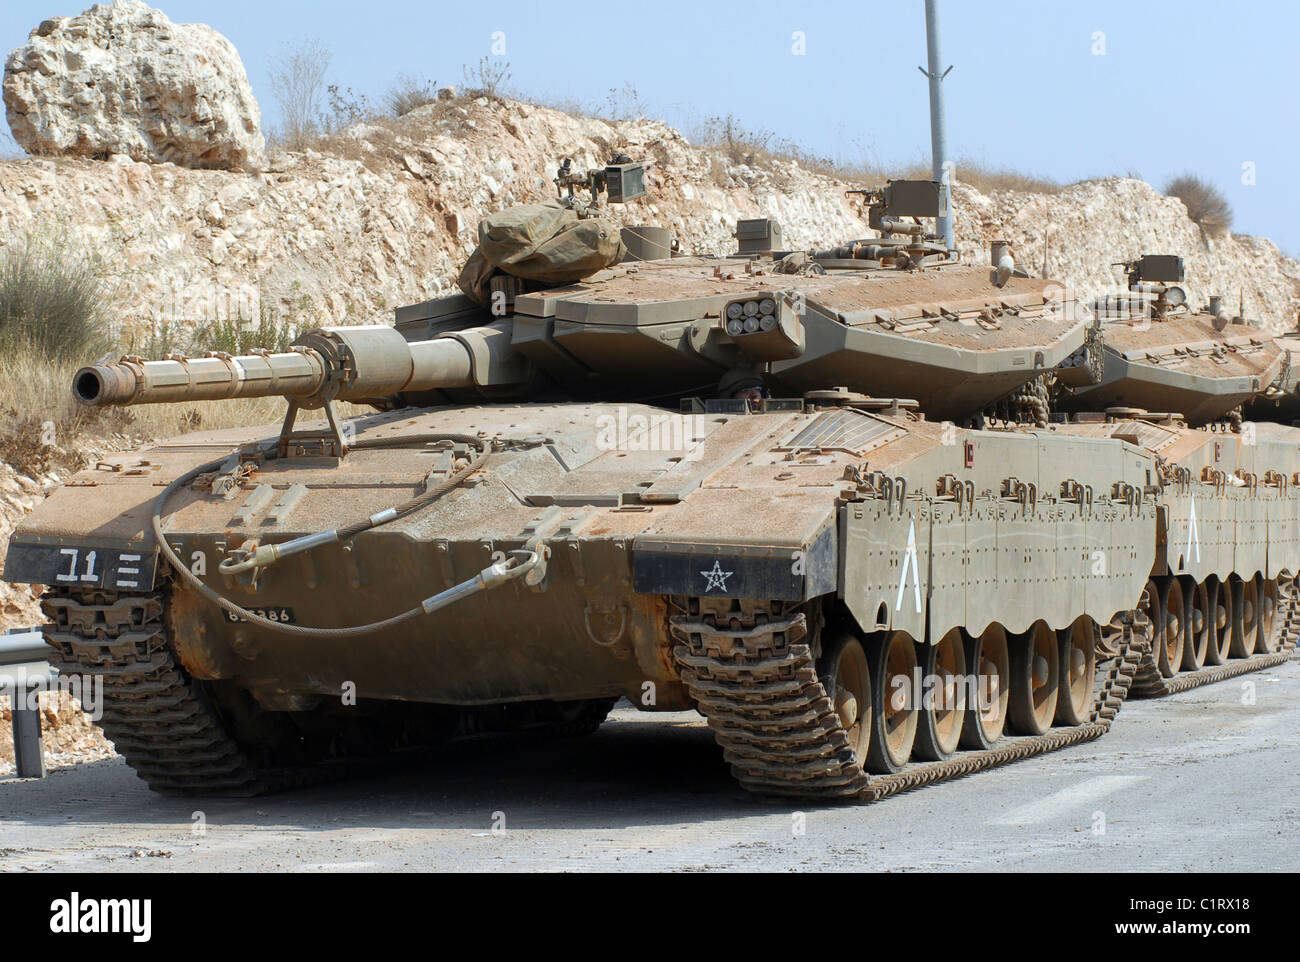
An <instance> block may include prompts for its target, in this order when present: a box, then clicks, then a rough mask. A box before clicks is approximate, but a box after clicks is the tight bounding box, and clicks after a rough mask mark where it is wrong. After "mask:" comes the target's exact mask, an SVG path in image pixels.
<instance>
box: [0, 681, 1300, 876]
mask: <svg viewBox="0 0 1300 962" xmlns="http://www.w3.org/2000/svg"><path fill="white" fill-rule="evenodd" d="M1247 681H1249V682H1251V683H1253V685H1254V693H1255V703H1254V704H1253V705H1251V704H1243V694H1244V693H1245V689H1244V688H1243V684H1244V683H1245V682H1247ZM1298 721H1300V661H1292V662H1289V663H1288V664H1287V665H1285V666H1283V667H1281V668H1279V669H1275V670H1273V671H1267V672H1261V673H1258V674H1255V675H1249V676H1245V677H1244V678H1238V679H1234V680H1231V681H1228V682H1224V683H1222V684H1219V685H1214V686H1210V687H1206V688H1201V689H1198V690H1196V691H1192V692H1188V693H1186V694H1183V695H1180V696H1176V697H1174V698H1167V699H1163V700H1160V701H1136V700H1131V701H1129V702H1128V704H1126V705H1125V707H1124V709H1123V711H1122V712H1121V714H1120V717H1119V719H1118V721H1117V722H1116V725H1115V727H1114V728H1113V729H1112V730H1111V732H1110V734H1108V735H1107V736H1106V737H1104V738H1102V739H1101V740H1099V741H1096V742H1092V743H1090V744H1087V745H1082V746H1077V747H1075V748H1070V749H1067V750H1065V751H1063V752H1059V753H1057V754H1054V755H1048V756H1046V757H1042V758H1036V759H1031V760H1029V761H1026V762H1021V763H1019V764H1016V765H1012V766H1010V767H1006V768H1002V769H998V770H995V771H992V772H987V773H983V774H979V775H975V776H972V777H969V778H966V779H962V780H959V781H955V782H950V783H947V784H944V785H939V786H934V787H931V788H927V789H924V790H921V791H919V792H914V793H911V794H907V795H901V796H897V797H895V798H891V799H888V800H886V801H884V802H880V803H877V804H874V805H852V804H850V805H824V806H823V805H816V806H803V807H802V813H803V817H802V823H803V824H802V828H803V832H802V833H801V834H796V831H795V830H796V828H797V827H798V825H797V823H798V822H799V821H800V819H799V817H798V816H797V815H796V814H795V809H796V806H793V805H789V804H785V805H782V804H771V803H764V802H759V801H755V800H753V799H750V798H749V797H748V796H746V795H745V794H744V793H743V792H741V791H740V790H738V789H737V788H735V787H734V786H733V785H732V784H731V782H730V780H729V776H728V773H727V770H726V767H725V766H724V765H723V763H722V761H721V759H720V757H719V753H718V751H717V750H716V748H715V747H714V745H713V743H712V740H711V739H710V737H709V733H708V731H707V730H706V729H705V728H704V726H703V723H702V722H701V721H700V719H699V717H698V716H697V715H695V714H693V713H691V714H681V715H659V716H655V715H642V714H639V713H637V712H635V711H632V710H630V709H629V710H626V711H617V712H615V713H614V715H613V716H611V720H610V721H609V722H607V723H606V725H605V727H604V728H602V729H601V731H600V732H599V733H598V734H596V735H595V736H592V737H591V738H587V739H582V740H577V741H569V742H548V743H538V742H530V741H525V740H521V739H506V740H500V739H498V740H480V741H477V742H465V743H461V744H459V745H456V746H452V747H450V748H448V749H446V750H445V751H444V752H442V753H441V754H440V755H438V756H436V757H435V758H434V759H432V760H431V761H426V762H424V763H422V764H421V765H420V766H419V767H417V768H410V767H408V768H405V769H402V770H398V771H390V772H386V773H383V774H380V775H378V776H373V777H371V778H370V779H368V780H365V781H353V782H348V783H344V784H341V785H337V784H336V785H333V786H329V787H324V788H314V789H309V790H302V791H297V792H292V793H288V794H284V795H278V796H271V797H266V798H259V799H251V800H203V801H194V800H176V799H167V798H162V797H159V796H155V795H153V794H151V793H150V792H149V791H148V790H147V789H146V788H145V787H144V784H143V783H142V782H140V781H139V780H138V779H137V778H136V777H135V775H134V774H133V773H132V772H131V770H130V769H128V768H127V767H126V765H125V764H124V763H123V762H122V761H121V760H118V759H114V760H111V761H105V762H97V763H92V764H87V765H81V766H78V767H75V768H69V769H63V770H59V771H57V772H55V773H54V774H53V775H52V776H51V777H50V778H48V779H46V780H45V781H44V782H35V781H18V780H15V779H13V778H9V779H6V780H0V869H2V870H10V871H21V870H24V869H51V868H53V869H70V870H83V871H100V870H102V871H114V870H123V869H125V870H133V871H139V870H143V871H174V870H220V871H254V870H289V871H313V872H324V871H372V870H382V871H392V870H402V869H427V870H471V871H497V870H559V871H583V870H591V869H631V870H677V871H707V870H742V871H743V870H776V871H780V870H790V869H796V870H798V869H816V870H838V869H853V870H858V869H867V870H877V869H886V870H900V869H910V870H918V869H920V870H925V869H972V870H1002V869H1027V870H1039V869H1042V870H1049V869H1050V870H1066V871H1072V870H1092V871H1128V870H1143V871H1183V870H1208V871H1217V870H1239V871H1247V872H1258V871H1271V870H1279V869H1289V870H1293V869H1294V868H1295V866H1296V864H1297V863H1300V739H1298V738H1297V737H1296V733H1297V729H1298V728H1300V725H1298V724H1297V722H1298ZM199 810H201V811H202V813H203V815H202V819H203V820H204V821H205V822H206V832H205V834H203V835H201V836H200V835H196V834H195V831H194V824H195V822H194V819H195V817H196V816H195V813H196V812H197V811H199ZM494 813H501V814H500V815H496V816H495V817H496V818H497V822H498V827H501V825H500V822H501V820H502V819H503V820H504V831H498V832H494V831H493V827H494ZM1098 829H1104V831H1099V830H1098Z"/></svg>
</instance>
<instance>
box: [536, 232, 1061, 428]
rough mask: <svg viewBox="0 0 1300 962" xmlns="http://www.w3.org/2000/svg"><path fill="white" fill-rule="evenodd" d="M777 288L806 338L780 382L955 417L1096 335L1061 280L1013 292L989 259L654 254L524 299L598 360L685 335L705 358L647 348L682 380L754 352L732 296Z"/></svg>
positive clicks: (779, 368) (783, 307) (1024, 281)
mask: <svg viewBox="0 0 1300 962" xmlns="http://www.w3.org/2000/svg"><path fill="white" fill-rule="evenodd" d="M764 296H770V297H772V298H773V299H774V300H775V301H777V302H778V303H779V305H780V306H779V308H778V311H779V312H784V311H791V312H794V313H796V314H797V316H798V317H799V321H800V325H801V327H802V330H803V335H804V338H805V343H804V345H803V347H802V349H801V350H800V351H799V352H798V353H797V355H796V356H793V357H791V356H786V357H785V358H784V359H777V360H775V361H774V362H773V363H772V364H771V367H770V375H771V378H772V379H773V380H774V381H775V382H777V384H778V385H779V387H780V388H782V389H784V390H785V391H787V392H789V393H791V394H798V393H802V392H804V391H808V390H814V389H817V388H823V387H826V386H827V385H843V386H845V387H847V388H849V389H850V390H854V391H860V392H863V393H867V394H872V395H876V396H899V397H915V398H916V399H917V400H918V401H919V402H920V404H921V408H922V410H923V411H925V412H926V414H927V415H928V416H930V417H932V418H941V419H942V418H954V419H955V418H961V417H965V416H968V415H970V414H972V413H974V412H976V411H978V410H981V409H982V408H984V407H986V406H987V405H989V404H991V403H993V402H994V401H996V400H999V399H1000V398H1002V397H1004V396H1006V395H1007V394H1009V393H1010V392H1011V391H1013V390H1015V388H1016V387H1018V386H1019V385H1021V384H1023V383H1025V382H1026V381H1029V380H1031V379H1033V378H1034V377H1036V376H1038V375H1039V374H1042V373H1044V372H1045V371H1047V370H1050V369H1052V368H1054V367H1056V366H1057V365H1058V364H1060V363H1061V362H1063V361H1064V360H1066V359H1067V358H1069V357H1070V355H1071V354H1073V353H1074V352H1075V351H1076V350H1077V349H1078V348H1080V347H1081V346H1082V345H1083V343H1084V336H1085V328H1086V324H1085V322H1084V321H1083V320H1081V319H1079V318H1078V316H1077V314H1076V312H1075V311H1073V310H1072V309H1071V306H1072V305H1071V303H1070V302H1069V301H1068V300H1067V299H1066V298H1067V297H1068V295H1066V294H1065V292H1064V291H1063V289H1062V288H1061V286H1060V285H1059V284H1056V283H1054V282H1050V281H1044V280H1038V279H1032V278H1021V277H1013V278H1011V279H1009V280H1008V281H1007V283H1006V284H1005V286H1003V287H1000V288H999V287H997V286H995V285H994V284H993V282H992V278H991V275H990V272H989V271H988V270H987V269H983V268H975V267H967V266H963V265H946V266H940V267H934V268H928V269H925V270H919V271H903V270H897V269H888V268H864V269H861V270H832V271H830V272H828V273H825V274H813V275H802V274H798V275H790V274H780V273H774V272H772V270H771V269H770V264H768V265H766V266H765V264H764V262H762V261H746V260H741V259H709V258H675V259H673V260H667V261H649V262H646V261H643V262H638V263H636V264H625V265H620V266H619V267H617V268H611V269H609V270H607V271H602V272H600V273H599V274H596V275H594V276H592V277H590V278H588V279H586V280H585V281H582V282H580V283H577V284H573V285H569V286H567V287H563V288H554V289H551V290H546V291H540V292H536V293H532V294H526V295H521V296H519V297H518V298H516V300H515V302H514V309H515V312H516V317H517V318H519V317H523V318H539V319H547V320H549V321H550V322H551V323H552V324H553V328H552V334H553V337H554V339H555V341H556V343H558V344H560V345H562V346H563V347H564V348H565V349H566V351H567V352H568V353H569V354H570V355H571V356H572V357H574V358H576V359H578V360H579V361H580V362H582V363H583V364H586V365H588V366H589V367H590V368H591V369H592V370H602V369H606V370H607V369H608V368H609V366H610V364H611V359H610V358H611V348H610V344H609V338H608V335H609V334H613V333H628V334H633V333H637V334H641V335H643V336H648V337H653V338H655V339H658V340H665V339H673V338H675V337H676V336H677V334H678V333H680V334H681V335H682V338H683V340H684V341H685V342H687V343H689V344H690V345H691V346H692V348H694V350H695V351H698V352H699V353H698V354H696V353H694V352H692V354H690V355H687V356H684V355H682V354H680V353H677V352H673V353H672V354H668V353H662V354H660V355H654V356H652V355H649V354H646V353H642V354H640V355H637V357H638V365H639V366H640V372H639V373H641V374H642V375H644V372H645V371H646V370H648V369H649V368H651V367H653V366H654V365H655V364H657V363H660V362H659V361H658V360H656V358H662V363H663V364H664V365H665V367H664V370H663V372H662V374H661V376H662V377H665V378H672V377H673V376H675V375H679V374H680V372H681V370H682V368H683V367H684V366H687V365H689V359H690V357H702V356H705V355H706V354H707V352H708V351H709V349H710V348H713V347H716V346H717V345H718V344H719V343H721V345H722V349H723V350H728V349H729V350H736V349H739V351H740V352H741V354H742V355H743V353H744V351H745V350H746V342H745V341H744V339H743V338H741V337H735V338H732V337H730V336H728V335H726V334H725V333H724V329H723V315H724V313H725V311H726V308H727V306H728V305H729V304H730V303H732V302H736V301H744V300H752V299H755V298H762V297H764ZM517 324H518V321H517ZM634 350H635V348H633V347H631V346H630V345H629V347H627V348H626V349H624V350H618V351H615V352H614V353H618V354H621V355H623V356H630V355H631V354H632V352H633V351H634ZM757 360H760V361H766V360H772V359H771V358H758V359H757Z"/></svg>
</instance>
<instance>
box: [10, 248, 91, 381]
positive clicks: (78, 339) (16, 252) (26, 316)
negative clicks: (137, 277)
mask: <svg viewBox="0 0 1300 962" xmlns="http://www.w3.org/2000/svg"><path fill="white" fill-rule="evenodd" d="M109 308H110V296H109V290H108V286H107V285H106V283H105V281H104V274H103V266H102V265H101V264H100V262H99V261H98V259H97V258H95V257H94V256H92V255H91V254H89V253H88V252H86V251H85V250H83V249H81V248H80V247H78V246H77V245H76V244H74V243H73V242H72V241H71V240H70V239H69V238H68V236H67V233H66V231H62V230H60V231H55V232H50V231H44V232H42V231H33V232H30V233H28V234H27V235H26V237H24V238H22V239H21V240H20V241H19V242H18V243H16V244H15V245H13V246H11V247H10V248H8V249H7V250H5V251H4V252H3V253H0V348H3V349H4V350H5V351H7V352H19V351H24V350H30V351H33V352H35V353H38V354H41V355H44V356H46V357H50V358H74V359H79V360H83V361H84V360H86V359H88V358H92V356H97V355H99V354H102V353H103V352H104V351H105V350H106V349H107V348H108V343H109V341H108V337H107V333H106V332H107V328H108V321H109V313H110V311H109Z"/></svg>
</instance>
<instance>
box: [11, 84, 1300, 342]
mask: <svg viewBox="0 0 1300 962" xmlns="http://www.w3.org/2000/svg"><path fill="white" fill-rule="evenodd" d="M616 150H622V151H625V152H627V153H628V154H631V155H632V156H634V157H644V158H648V159H651V160H653V161H654V166H653V167H652V168H651V173H650V175H649V178H648V181H649V183H648V187H649V196H648V197H646V198H643V199H642V200H639V201H637V202H634V203H632V204H630V205H627V206H626V207H617V206H615V207H613V208H612V215H613V216H614V217H616V218H617V219H619V220H621V221H623V222H625V223H653V224H660V225H664V226H668V227H670V228H671V229H672V230H673V232H674V233H675V235H676V236H677V237H678V238H679V239H680V240H681V243H682V246H683V248H684V249H686V250H691V251H696V252H702V253H715V254H716V253H724V252H728V251H730V250H731V249H733V243H734V242H733V241H732V239H731V236H730V235H731V232H732V230H733V227H734V224H735V221H736V219H737V218H741V217H755V216H772V217H775V218H777V219H778V220H779V221H780V222H781V224H782V226H783V228H784V232H785V240H786V243H787V244H788V245H792V246H796V247H801V246H815V245H828V244H830V243H833V242H839V241H843V240H847V239H851V238H856V237H863V236H867V235H868V233H869V232H868V230H867V228H866V224H865V222H864V220H863V218H862V216H861V211H860V208H859V205H858V203H857V199H856V198H852V199H851V198H846V197H845V196H844V193H843V190H844V188H845V187H846V186H848V185H846V184H845V183H842V182H838V181H836V180H833V179H830V178H828V177H825V176H821V175H818V174H814V173H812V172H810V171H808V170H806V169H804V168H802V167H800V166H799V165H798V164H797V163H794V162H787V161H782V160H779V159H775V160H765V161H764V163H763V164H762V165H761V166H757V165H755V166H748V165H745V164H740V163H734V162H732V161H730V160H729V159H728V158H727V157H726V156H725V154H724V153H722V152H718V151H713V150H706V149H701V148H698V147H695V146H693V145H692V144H690V143H689V142H688V141H687V140H686V138H685V137H683V136H682V134H681V133H679V132H678V131H676V130H673V129H672V128H670V127H667V126H665V125H664V124H662V123H658V122H655V121H648V120H638V121H630V122H617V123H615V122H609V121H605V120H599V119H593V118H588V117H575V116H570V115H568V114H566V113H562V112H559V111H556V110H551V109H547V108H543V107H537V106H533V105H530V104H524V103H517V102H511V101H505V102H498V101H493V100H488V99H487V98H478V99H475V100H466V99H463V98H462V99H458V100H452V101H441V102H435V103H433V104H429V105H427V106H425V107H422V108H420V109H418V110H416V111H414V112H413V113H411V114H408V115H406V116H405V117H403V118H402V119H400V120H398V121H384V122H382V124H360V125H356V126H354V127H352V128H350V129H348V130H347V131H345V132H344V133H343V134H341V135H336V136H335V137H333V138H330V139H329V140H328V141H326V142H323V143H322V144H321V145H320V149H317V150H307V151H305V152H302V153H296V152H294V153H286V152H282V151H281V152H275V153H273V154H272V156H271V159H270V163H269V165H268V169H267V170H266V171H263V172H259V173H244V172H231V171H218V170H194V169H188V168H185V167H179V166H176V165H174V164H171V163H162V164H153V163H147V162H138V161H133V160H131V159H130V158H129V157H128V156H125V155H112V156H111V157H110V159H108V160H88V159H78V158H71V157H59V158H41V159H29V160H18V161H11V162H5V163H3V164H2V165H0V246H2V245H5V244H10V243H14V242H16V241H17V240H18V239H20V238H21V237H22V236H23V235H24V234H25V233H26V232H27V231H30V230H34V229H35V230H40V229H48V225H50V224H67V225H70V226H71V227H72V228H73V229H74V230H75V232H76V234H77V235H78V236H79V237H80V238H82V239H83V240H84V242H85V243H86V244H87V245H89V246H92V247H93V248H94V249H96V250H99V251H101V252H103V253H104V254H105V256H106V258H107V260H108V264H109V269H110V272H111V273H112V274H113V276H114V278H115V280H117V281H118V282H119V283H118V290H119V296H120V300H121V316H122V317H123V319H124V320H125V321H127V322H128V323H131V324H133V325H146V324H148V323H150V322H151V321H152V322H157V321H160V320H168V321H170V320H183V321H188V322H193V323H199V322H202V321H204V320H212V319H215V318H217V317H227V316H234V315H236V314H243V316H246V317H247V316H250V314H251V313H252V312H255V311H256V309H257V307H258V305H259V304H260V305H261V307H263V308H269V309H271V310H273V311H275V312H276V313H277V314H278V315H279V316H282V317H286V318H288V319H291V320H292V321H293V322H294V323H349V322H352V323H357V322H365V321H375V320H385V319H389V318H390V317H391V311H392V308H393V307H394V306H396V305H399V304H403V303H409V302H412V301H416V300H419V299H422V298H425V297H429V296H432V295H436V294H439V293H445V292H448V291H450V290H453V289H454V283H455V276H456V273H457V272H458V270H459V269H460V266H461V264H462V261H463V259H464V257H465V256H466V255H467V254H468V253H469V251H470V250H471V249H472V248H473V246H474V239H475V228H476V225H477V223H478V220H479V217H480V216H481V215H482V214H483V213H485V212H489V211H495V210H498V209H500V208H502V207H505V206H507V205H510V204H515V203H520V202H527V201H535V200H538V199H541V198H544V197H547V196H551V195H552V194H553V192H554V187H553V185H552V184H551V182H550V177H551V176H553V174H554V168H555V166H556V164H557V161H558V160H559V158H561V157H566V156H569V157H573V158H574V160H575V163H576V164H577V165H579V166H582V165H592V166H594V165H597V164H600V163H603V162H605V160H607V159H608V157H609V155H610V154H611V153H612V152H614V151H616ZM955 194H956V198H955V199H956V204H957V236H958V238H959V246H960V248H961V250H962V253H963V255H964V256H966V257H968V258H970V259H972V260H973V261H975V262H985V263H986V262H987V259H988V255H987V244H988V241H989V240H991V239H993V238H995V237H1005V238H1007V239H1009V240H1011V241H1012V242H1013V244H1014V247H1015V250H1016V252H1017V256H1018V259H1019V261H1020V263H1021V264H1022V265H1023V266H1026V267H1029V268H1030V269H1032V270H1034V271H1038V270H1041V268H1042V262H1043V256H1044V246H1045V243H1046V248H1047V256H1048V267H1049V271H1050V272H1051V273H1052V274H1053V275H1055V276H1059V277H1061V278H1062V279H1064V280H1065V281H1067V282H1069V283H1072V284H1074V285H1077V286H1078V287H1080V288H1081V289H1082V290H1083V291H1084V292H1085V293H1095V292H1099V291H1103V290H1109V289H1113V288H1114V287H1115V286H1116V284H1117V283H1118V282H1119V281H1120V279H1121V278H1120V274H1119V272H1118V270H1117V269H1115V268H1112V267H1111V266H1110V265H1111V264H1112V263H1113V262H1115V261H1117V260H1120V259H1122V258H1126V257H1132V256H1135V255H1137V254H1139V253H1141V252H1153V251H1169V252H1176V253H1179V254H1182V255H1183V256H1184V257H1185V258H1186V259H1187V267H1188V285H1187V286H1188V288H1189V293H1190V294H1191V296H1192V298H1193V300H1194V302H1195V303H1202V302H1203V299H1204V297H1205V295H1207V294H1209V293H1222V294H1224V295H1225V296H1226V298H1227V299H1228V301H1229V302H1230V303H1232V304H1234V306H1235V303H1236V301H1237V298H1238V296H1239V292H1240V295H1241V296H1244V299H1245V303H1246V309H1247V314H1248V315H1250V316H1258V317H1260V318H1261V319H1262V320H1263V321H1264V322H1265V324H1266V325H1267V326H1269V327H1271V328H1274V329H1281V328H1283V327H1292V326H1294V324H1295V319H1296V314H1297V309H1298V308H1300V264H1297V263H1296V262H1295V261H1292V260H1290V259H1289V258H1287V257H1284V256H1283V255H1282V254H1281V253H1280V252H1279V251H1278V249H1277V247H1276V246H1275V245H1273V244H1272V243H1270V242H1269V241H1267V240H1262V239H1256V238H1250V237H1242V236H1230V237H1226V238H1223V239H1216V240H1211V239H1209V238H1207V237H1206V236H1205V235H1204V234H1203V232H1202V231H1201V230H1200V228H1198V227H1197V226H1196V225H1195V224H1193V223H1192V222H1191V221H1190V220H1188V218H1187V216H1186V211H1185V209H1184V207H1183V205H1182V203H1181V202H1180V201H1178V200H1176V199H1173V198H1168V197H1162V196H1160V195H1159V194H1157V193H1156V192H1155V191H1154V190H1153V189H1152V188H1151V187H1150V186H1148V185H1147V184H1145V183H1142V182H1140V181H1135V180H1128V179H1121V178H1108V179H1105V180H1101V181H1092V182H1087V183H1082V184H1077V185H1074V186H1071V187H1067V188H1065V189H1064V190H1062V191H1060V192H1059V193H1053V194H1035V193H1020V192H1014V191H1006V192H996V193H994V194H992V195H988V196H986V195H983V194H980V193H979V192H977V191H975V190H973V189H971V188H969V187H966V186H962V185H960V184H959V185H958V188H957V190H956V191H955Z"/></svg>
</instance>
